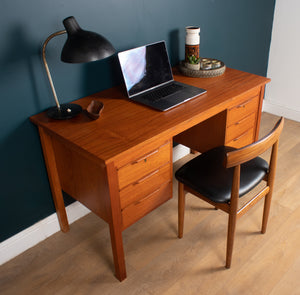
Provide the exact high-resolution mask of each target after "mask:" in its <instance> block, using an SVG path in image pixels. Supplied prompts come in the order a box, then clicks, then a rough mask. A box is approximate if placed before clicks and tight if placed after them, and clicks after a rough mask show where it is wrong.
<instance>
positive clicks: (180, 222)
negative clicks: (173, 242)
mask: <svg viewBox="0 0 300 295" xmlns="http://www.w3.org/2000/svg"><path fill="white" fill-rule="evenodd" d="M184 209H185V191H184V184H183V183H181V182H178V238H179V239H181V238H182V236H183V223H184Z"/></svg>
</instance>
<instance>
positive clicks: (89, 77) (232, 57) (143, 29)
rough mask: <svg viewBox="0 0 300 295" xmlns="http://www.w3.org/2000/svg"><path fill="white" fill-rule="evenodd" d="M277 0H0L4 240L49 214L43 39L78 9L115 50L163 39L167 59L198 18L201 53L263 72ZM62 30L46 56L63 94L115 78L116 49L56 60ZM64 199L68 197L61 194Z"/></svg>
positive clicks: (72, 95)
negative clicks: (96, 56)
mask: <svg viewBox="0 0 300 295" xmlns="http://www.w3.org/2000/svg"><path fill="white" fill-rule="evenodd" d="M274 5H275V0H264V1H261V0H151V1H149V0H109V1H103V0H85V1H79V0H72V1H71V0H69V1H67V0H51V1H41V0H27V1H24V0H1V6H0V11H1V18H0V36H1V39H0V93H1V94H0V97H1V110H0V112H1V116H0V143H1V146H0V155H1V170H0V171H1V172H0V173H1V175H0V180H1V195H0V210H1V212H0V235H1V236H0V241H3V240H5V239H7V238H9V237H10V236H12V235H14V234H16V233H18V232H19V231H21V230H23V229H25V228H27V227H29V226H31V225H32V224H34V223H35V222H37V221H39V220H41V219H43V218H45V217H47V216H48V215H50V214H52V213H53V212H54V211H55V210H54V205H53V202H52V198H51V193H50V189H49V184H48V179H47V174H46V170H45V166H44V161H43V155H42V151H41V146H40V142H39V137H38V132H37V129H36V127H35V126H34V125H32V124H31V123H30V122H29V119H28V118H29V117H30V116H31V115H33V114H36V113H39V112H41V111H43V110H45V109H47V108H48V107H50V106H53V105H54V101H53V98H52V95H51V91H50V87H49V85H48V81H47V78H46V75H45V71H44V68H43V66H42V63H41V57H40V51H41V46H42V43H43V41H44V40H45V39H46V38H47V37H48V35H50V34H51V33H53V32H54V31H58V30H61V29H63V25H62V20H63V19H64V18H65V17H68V16H71V15H73V16H75V17H76V19H77V21H78V23H79V24H80V25H81V26H82V27H83V28H84V29H88V30H91V31H96V32H99V33H101V34H103V35H104V36H105V37H107V38H108V39H109V40H110V41H111V42H112V44H113V45H114V46H115V48H116V49H117V50H118V51H121V50H125V49H128V48H131V47H136V46H139V45H143V44H146V43H151V42H155V41H159V40H166V42H167V46H168V50H169V54H170V57H171V62H172V64H173V65H175V64H176V63H178V61H179V60H180V59H183V56H184V37H185V30H184V28H185V26H188V25H197V26H200V27H201V45H200V54H201V55H202V56H205V57H214V58H219V59H221V60H223V61H224V62H225V64H226V65H227V66H229V67H233V68H237V69H240V70H244V71H248V72H252V73H256V74H259V75H265V74H266V70H267V61H268V54H269V46H270V38H271V29H272V21H273V12H274ZM64 40H65V36H59V37H57V38H55V39H53V40H51V41H50V43H49V46H48V47H47V57H48V63H49V66H50V70H51V72H52V74H53V77H54V83H55V86H56V90H57V94H58V96H59V99H60V101H61V102H69V101H71V100H74V99H76V98H80V97H82V96H85V95H88V94H91V93H93V92H96V91H99V90H102V89H105V88H109V87H111V86H113V85H116V84H118V83H119V81H120V79H119V75H118V72H117V68H116V62H115V59H114V58H111V59H107V60H105V61H99V62H94V63H90V64H85V65H74V64H73V65H70V64H64V63H62V62H60V60H59V55H60V49H61V47H62V46H63V43H64ZM67 202H70V200H67Z"/></svg>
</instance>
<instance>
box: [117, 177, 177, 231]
mask: <svg viewBox="0 0 300 295" xmlns="http://www.w3.org/2000/svg"><path fill="white" fill-rule="evenodd" d="M171 196H172V183H171V182H169V183H167V184H164V185H162V186H161V187H159V188H158V189H157V190H155V191H154V192H152V193H151V194H149V195H147V196H146V197H144V198H143V199H141V200H139V201H136V202H133V203H132V204H130V205H129V206H127V207H126V208H124V209H123V210H122V221H123V230H124V229H125V228H127V227H128V226H130V225H131V224H133V223H135V222H136V221H137V220H139V219H140V218H142V217H143V216H145V215H146V214H147V213H149V212H151V211H152V210H154V209H155V208H157V207H158V206H160V205H161V204H163V203H164V202H166V201H167V200H169V199H170V198H171Z"/></svg>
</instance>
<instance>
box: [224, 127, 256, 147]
mask: <svg viewBox="0 0 300 295" xmlns="http://www.w3.org/2000/svg"><path fill="white" fill-rule="evenodd" d="M253 140H254V128H251V129H248V130H246V131H245V132H244V133H242V134H240V135H239V136H237V137H235V138H234V139H232V140H231V141H228V142H226V145H227V146H232V147H235V148H240V147H243V146H245V145H247V144H250V143H252V142H253Z"/></svg>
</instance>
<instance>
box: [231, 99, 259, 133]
mask: <svg viewBox="0 0 300 295" xmlns="http://www.w3.org/2000/svg"><path fill="white" fill-rule="evenodd" d="M258 102H259V96H255V97H252V98H248V99H245V100H243V101H241V102H240V103H239V104H238V105H236V106H235V107H233V108H231V109H229V110H228V114H227V126H228V127H229V126H231V125H232V124H235V123H236V122H239V121H240V120H241V119H242V118H244V117H247V116H248V115H249V114H250V113H256V112H257V108H258Z"/></svg>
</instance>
